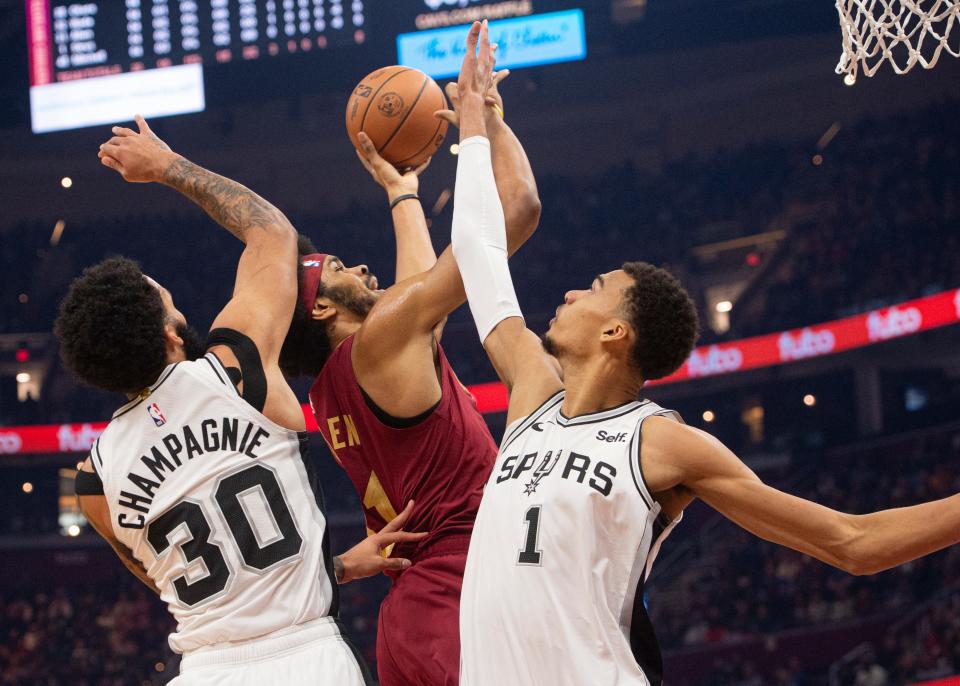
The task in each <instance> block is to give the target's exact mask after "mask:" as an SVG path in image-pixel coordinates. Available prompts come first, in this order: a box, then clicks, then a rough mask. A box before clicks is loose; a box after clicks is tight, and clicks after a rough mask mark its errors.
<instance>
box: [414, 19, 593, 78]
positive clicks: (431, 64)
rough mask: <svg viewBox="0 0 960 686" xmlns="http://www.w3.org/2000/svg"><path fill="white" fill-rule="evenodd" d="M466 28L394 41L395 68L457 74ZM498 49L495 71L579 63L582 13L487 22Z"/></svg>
mask: <svg viewBox="0 0 960 686" xmlns="http://www.w3.org/2000/svg"><path fill="white" fill-rule="evenodd" d="M469 30H470V25H469V24H464V25H461V26H452V27H449V28H442V29H431V30H428V31H415V32H413V33H402V34H400V35H399V36H397V52H398V55H399V57H398V63H399V64H402V65H404V66H407V67H414V68H416V69H419V70H420V71H422V72H424V73H426V74H429V75H430V76H432V77H433V78H435V79H437V78H441V77H446V76H454V75H455V74H458V73H460V66H461V65H462V64H463V56H464V55H465V54H466V37H467V33H468V32H469ZM490 41H491V42H493V43H496V44H497V45H498V49H497V68H498V69H505V68H514V69H515V68H517V67H532V66H535V65H539V64H554V63H556V62H570V61H574V60H582V59H584V58H585V57H586V56H587V38H586V32H585V28H584V19H583V10H580V9H573V10H565V11H563V12H550V13H547V14H532V15H530V16H527V17H517V18H513V19H501V20H498V21H492V22H490Z"/></svg>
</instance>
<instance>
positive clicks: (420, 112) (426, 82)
mask: <svg viewBox="0 0 960 686" xmlns="http://www.w3.org/2000/svg"><path fill="white" fill-rule="evenodd" d="M445 109H447V99H446V98H445V97H444V96H443V91H442V90H440V86H438V85H437V82H436V81H434V80H433V79H431V78H430V77H429V76H427V75H426V74H424V73H423V72H422V71H419V70H417V69H411V68H410V67H401V66H395V67H384V68H383V69H378V70H377V71H375V72H373V73H372V74H368V75H367V76H365V77H364V78H363V80H362V81H361V82H360V83H359V84H357V87H356V88H354V89H353V94H352V95H351V96H350V100H349V101H348V102H347V133H348V134H349V135H350V142H352V143H353V146H354V147H355V148H359V147H360V142H359V141H358V140H357V134H358V133H360V132H361V131H363V132H364V133H366V134H367V135H368V136H370V140H371V141H373V144H374V145H375V146H377V152H379V153H380V155H381V156H382V157H383V159H385V160H387V161H388V162H390V163H391V164H393V165H394V166H395V167H397V168H399V169H405V168H407V167H416V166H418V165H420V164H422V163H423V162H425V161H426V160H427V158H428V157H431V156H432V155H433V154H434V153H435V152H436V151H437V148H439V147H440V144H441V143H443V139H444V137H445V136H446V135H447V122H446V121H444V120H442V119H438V118H437V117H434V116H433V113H434V112H436V111H437V110H445Z"/></svg>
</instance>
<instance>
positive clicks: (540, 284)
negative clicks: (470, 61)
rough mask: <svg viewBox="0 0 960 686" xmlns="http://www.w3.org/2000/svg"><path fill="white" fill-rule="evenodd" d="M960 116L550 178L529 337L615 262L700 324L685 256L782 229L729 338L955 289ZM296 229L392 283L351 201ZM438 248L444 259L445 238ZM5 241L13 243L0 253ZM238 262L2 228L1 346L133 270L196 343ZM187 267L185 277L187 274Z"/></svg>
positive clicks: (457, 331)
mask: <svg viewBox="0 0 960 686" xmlns="http://www.w3.org/2000/svg"><path fill="white" fill-rule="evenodd" d="M958 104H960V103H958V102H957V101H947V102H942V103H939V104H936V105H933V106H930V107H927V108H925V109H923V110H920V111H913V112H910V113H908V114H902V115H898V116H894V117H890V118H886V119H882V120H867V121H862V122H860V123H858V124H856V125H855V126H851V127H849V128H840V130H839V133H837V134H836V136H835V137H834V138H833V139H832V140H831V141H830V142H829V145H827V146H826V147H825V148H824V149H822V150H817V149H815V148H814V147H813V146H810V145H809V144H808V143H796V144H793V145H782V144H776V143H765V144H755V145H751V146H747V147H744V148H741V149H738V150H734V151H727V150H720V151H718V152H716V153H714V154H713V155H712V156H710V157H707V158H702V157H696V156H690V157H687V158H684V159H680V160H676V161H673V162H670V163H668V164H666V165H665V166H664V167H663V168H662V169H660V170H659V171H658V172H656V173H653V172H648V171H641V170H639V169H637V168H636V167H634V166H633V165H632V164H630V163H621V164H616V165H613V166H611V168H610V169H608V170H607V171H606V172H605V173H603V174H601V175H599V176H597V177H594V178H578V177H572V176H557V175H544V176H542V177H541V178H540V179H539V183H540V194H541V199H542V202H543V215H542V221H541V229H540V231H539V232H538V233H537V234H536V235H535V236H534V238H533V239H532V240H531V242H530V243H529V244H528V246H526V247H525V248H524V249H523V250H522V251H520V253H518V254H517V256H516V257H515V258H514V262H513V265H514V266H513V270H514V274H515V280H516V281H517V284H518V294H519V296H520V300H521V303H522V305H523V307H524V309H525V312H526V313H527V314H528V315H529V318H530V319H531V321H533V322H535V323H542V322H545V321H546V320H547V319H548V318H549V313H552V312H553V310H554V309H555V308H556V306H557V305H558V304H560V303H561V302H562V299H563V294H564V292H565V291H566V290H568V289H570V288H575V287H582V286H585V285H586V284H588V283H590V281H591V280H592V279H593V277H594V276H595V275H596V273H598V272H600V271H605V270H607V269H610V268H613V267H615V266H617V265H619V264H621V263H622V262H623V261H624V260H625V259H644V260H648V261H652V262H655V263H659V264H665V265H667V266H668V267H670V268H672V269H673V270H674V271H676V272H677V273H678V274H679V275H680V276H681V277H683V278H684V279H685V281H686V282H687V285H688V287H689V288H690V289H691V291H692V293H693V295H694V296H695V298H696V299H698V300H699V302H700V305H701V308H703V307H704V298H703V297H702V295H703V294H702V293H701V292H700V285H699V279H698V276H697V275H698V269H699V263H698V262H697V260H696V258H695V257H694V254H693V252H692V249H693V248H694V247H696V246H702V245H704V244H707V243H712V242H717V241H724V240H728V239H731V238H735V237H739V236H743V235H747V234H756V233H761V232H763V231H766V230H768V229H770V228H771V227H772V226H774V225H777V226H780V225H784V224H786V225H787V226H789V227H790V228H789V233H788V236H787V239H786V240H785V241H784V242H783V244H782V247H781V248H780V249H779V251H778V252H776V253H775V255H774V256H773V257H770V258H769V259H771V260H773V259H775V260H776V264H775V266H773V267H771V268H769V269H767V270H765V271H763V272H762V273H761V274H760V276H759V277H757V278H756V279H755V280H754V281H753V282H752V284H751V286H750V290H749V291H748V292H747V293H746V294H745V295H744V296H742V299H743V300H744V301H745V302H747V301H749V303H750V304H749V306H744V307H742V308H741V307H739V306H736V307H734V310H733V312H732V313H731V329H730V331H729V332H728V333H727V334H726V338H731V337H739V336H744V335H752V334H757V333H762V332H766V331H773V330H779V329H781V328H787V327H793V326H799V325H806V324H811V323H816V322H819V321H824V320H828V319H832V318H835V317H838V316H843V315H846V314H850V313H852V312H855V311H858V310H864V309H869V308H872V307H876V306H879V305H882V304H886V303H891V302H895V301H898V300H902V299H907V298H912V297H918V296H921V295H923V294H926V293H929V292H934V291H937V290H941V289H945V288H950V287H955V286H958V285H960V260H957V259H956V255H957V254H960V119H958V118H957V117H956V111H957V106H958ZM814 155H816V157H814ZM814 162H816V164H815V163H814ZM450 212H451V208H450V207H449V205H448V206H447V207H446V208H445V209H444V211H443V213H442V214H441V215H439V216H437V217H435V218H434V220H433V221H434V222H435V223H436V224H437V225H438V226H446V225H448V224H449V221H450ZM785 217H793V219H791V220H789V221H787V220H785V219H784V218H785ZM291 219H292V220H293V222H294V223H295V225H296V226H297V227H298V228H299V229H300V230H301V231H302V232H304V233H307V234H309V235H311V236H312V237H314V238H315V239H316V240H317V241H318V244H321V245H323V246H324V248H325V249H328V250H332V251H334V252H336V253H337V254H339V255H340V256H341V257H343V259H344V260H345V262H347V263H348V264H354V263H360V262H364V263H366V264H368V265H369V266H370V267H371V269H373V270H374V271H375V272H376V273H378V274H379V275H380V276H381V277H386V279H387V280H389V277H390V275H391V274H392V272H393V254H394V253H393V248H392V246H389V242H376V241H371V240H370V235H371V231H374V232H376V231H378V230H382V232H383V235H384V236H389V235H390V229H389V224H388V222H389V218H388V217H387V216H386V215H385V214H384V213H383V212H382V208H379V207H378V206H377V207H371V206H370V205H368V204H364V203H362V202H360V201H359V200H357V201H355V202H353V204H351V205H350V206H349V207H347V208H346V209H344V210H342V211H340V212H337V213H333V214H330V213H328V214H315V215H303V216H293V217H291ZM433 233H434V237H435V241H436V242H437V244H438V247H442V246H443V244H445V243H446V236H445V234H444V232H443V231H438V230H434V231H433ZM14 235H15V236H16V240H6V237H9V236H14ZM332 235H335V236H336V244H335V245H331V244H330V238H329V237H330V236H332ZM239 252H240V244H239V243H238V242H237V241H236V240H234V239H233V238H232V237H231V236H229V235H228V234H227V233H226V232H224V231H221V230H219V229H218V228H217V227H216V226H215V225H214V224H213V223H212V222H211V221H210V220H209V219H207V218H206V217H205V216H203V215H202V214H201V213H200V212H199V211H197V210H194V209H193V208H192V207H191V206H189V205H188V204H186V203H185V205H184V211H183V212H182V213H179V214H171V215H165V216H156V215H149V214H144V215H142V216H135V217H116V218H113V219H110V220H102V221H98V222H96V223H94V224H87V225H84V224H82V223H81V224H73V223H69V224H68V225H67V227H66V229H65V230H64V231H63V234H62V238H61V239H60V240H59V243H58V244H57V245H56V246H52V245H51V244H50V228H49V227H47V226H44V225H41V224H39V223H37V224H28V225H19V226H8V227H0V292H2V293H3V294H4V297H3V299H2V304H0V333H11V332H19V331H41V332H43V331H49V330H50V329H51V325H52V321H53V318H54V316H55V313H56V307H57V303H58V302H59V300H60V298H61V297H62V296H63V294H64V293H65V291H66V288H67V286H68V285H69V282H70V280H71V279H72V278H73V277H74V276H76V275H77V274H79V272H80V271H81V270H82V269H83V267H85V266H87V265H89V264H92V263H95V262H96V261H98V260H100V259H101V258H103V257H105V256H107V255H110V254H125V255H130V256H133V257H135V258H137V259H139V260H140V261H141V262H142V264H143V267H144V269H145V270H146V271H147V272H148V273H149V274H151V275H152V276H154V277H155V278H157V279H158V280H159V281H160V282H161V283H163V284H164V285H165V286H167V287H168V288H169V290H170V291H171V292H172V293H173V295H174V298H175V302H176V303H177V304H178V306H179V307H180V308H181V310H182V311H184V312H185V314H186V315H187V318H188V320H189V321H190V322H191V323H192V324H194V325H195V326H196V327H197V328H198V329H200V330H201V331H202V330H205V328H206V326H207V325H208V324H209V322H210V321H211V320H212V317H213V316H214V315H215V313H216V311H217V309H218V308H219V307H221V306H222V305H223V303H224V302H226V299H227V298H228V296H229V293H230V290H231V284H232V275H233V272H234V269H235V264H236V258H237V256H238V255H239ZM188 264H189V265H191V266H192V268H191V269H184V265H188ZM558 265H562V268H558ZM763 266H764V264H762V263H758V264H757V265H756V268H757V269H761V268H762V267H763ZM383 280H384V279H383V278H381V281H383ZM704 329H705V334H704V338H703V340H704V341H710V340H714V339H716V338H717V336H716V335H715V334H713V333H712V332H710V331H707V330H706V329H707V327H704ZM474 338H475V337H474V336H473V335H472V330H471V329H470V320H469V318H468V316H467V315H466V313H465V312H464V311H460V312H458V313H455V315H454V316H453V317H452V318H451V322H450V326H449V327H448V344H447V347H448V349H449V350H450V351H452V355H451V356H452V357H453V361H454V362H455V364H456V365H457V368H458V372H459V374H460V376H461V378H462V379H463V380H464V381H465V382H467V383H474V382H483V381H489V380H490V379H491V378H493V374H492V370H491V369H490V367H489V365H488V364H487V362H486V359H485V356H484V354H483V351H482V349H481V348H480V346H479V345H476V344H475V343H474V341H473V339H474ZM43 399H44V412H43V413H42V415H43V416H40V413H38V411H37V408H36V407H35V406H31V405H30V404H29V403H20V404H12V405H11V404H7V405H3V403H0V405H3V406H0V423H2V422H3V421H7V422H13V421H35V420H38V419H42V420H50V421H60V420H65V419H78V417H76V414H77V411H76V408H77V407H84V408H85V409H86V411H87V412H88V413H91V412H92V411H93V410H94V409H97V410H101V411H100V412H99V413H97V414H99V415H100V416H103V414H104V412H106V411H107V410H109V409H110V408H111V403H112V400H105V398H104V397H103V396H102V395H99V394H93V393H88V392H85V391H83V390H80V389H77V387H76V384H75V383H74V382H73V380H72V379H71V378H70V377H69V375H67V374H64V373H62V371H58V370H56V369H55V370H54V373H52V374H50V375H49V379H48V380H47V381H46V382H45V387H44V389H43ZM14 415H15V416H14ZM85 418H87V417H83V418H81V419H85Z"/></svg>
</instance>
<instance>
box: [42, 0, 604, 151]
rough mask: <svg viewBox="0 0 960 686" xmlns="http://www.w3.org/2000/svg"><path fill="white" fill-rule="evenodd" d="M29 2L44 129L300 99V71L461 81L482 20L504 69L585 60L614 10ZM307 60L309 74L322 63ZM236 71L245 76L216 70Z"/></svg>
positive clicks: (529, 3)
mask: <svg viewBox="0 0 960 686" xmlns="http://www.w3.org/2000/svg"><path fill="white" fill-rule="evenodd" d="M25 2H26V10H27V11H26V19H27V40H28V49H29V57H30V117H31V125H32V128H33V131H34V132H35V133H45V132H49V131H62V130H66V129H75V128H81V127H85V126H96V125H102V124H110V123H115V122H121V121H129V120H131V119H132V118H133V115H134V114H138V113H139V114H142V115H143V116H145V117H160V116H167V115H175V114H185V113H189V112H200V111H202V110H203V109H204V108H205V106H206V102H207V100H212V101H216V98H217V97H218V96H221V95H222V94H223V93H224V92H225V91H227V92H230V89H229V86H228V85H227V84H228V83H230V82H231V79H233V83H234V84H236V83H237V80H238V79H239V80H240V81H242V82H243V84H244V87H245V86H247V85H255V84H256V83H260V84H262V85H263V86H264V88H261V89H259V90H261V91H266V90H268V88H267V87H268V86H273V85H274V84H276V83H283V84H286V85H287V86H288V87H289V88H291V89H296V88H298V87H303V86H304V85H305V82H304V78H303V77H302V76H301V77H300V78H301V80H300V81H299V82H298V81H295V80H290V79H289V77H290V75H291V73H293V72H297V73H298V74H301V75H302V74H303V73H308V74H310V76H308V77H306V79H307V80H308V81H309V80H310V79H311V78H312V79H313V80H312V81H309V84H308V86H309V87H312V85H313V84H314V83H325V84H327V87H332V88H340V87H343V83H344V82H346V81H350V79H347V78H345V74H346V71H348V70H349V69H350V67H348V66H347V65H354V67H353V68H355V70H357V71H358V73H357V74H356V75H355V78H359V77H360V76H361V75H362V71H363V69H366V70H368V71H369V70H370V69H373V68H375V67H376V66H382V65H387V64H404V65H407V66H412V67H416V68H418V69H421V70H422V71H424V72H426V73H428V74H430V75H431V76H433V77H435V78H440V77H446V76H452V75H454V74H456V73H457V71H458V70H459V68H460V63H461V62H462V60H463V52H464V43H465V41H464V38H465V36H466V33H467V30H468V28H469V24H470V22H472V21H473V20H475V19H483V18H488V19H489V20H490V32H491V38H492V39H493V40H494V41H496V42H497V43H499V45H500V49H499V52H498V54H497V63H498V65H499V67H501V68H503V67H510V68H518V67H529V66H534V65H539V64H550V63H554V62H565V61H571V60H579V59H583V58H584V57H585V56H586V54H587V35H588V29H589V28H591V27H595V26H597V25H600V24H602V23H603V21H604V18H607V17H609V13H610V4H609V3H608V2H599V1H597V2H586V1H585V0H366V1H364V0H97V1H94V2H80V1H78V0H25ZM346 46H354V49H353V50H352V51H345V52H344V57H343V58H342V61H337V60H333V59H329V58H325V57H324V55H329V57H332V54H330V53H331V52H336V51H337V49H338V48H342V47H346ZM294 53H297V54H301V55H303V54H305V53H314V54H315V57H310V58H309V60H314V59H316V60H321V61H324V62H326V64H325V65H324V67H325V69H326V72H322V70H316V71H315V70H313V69H312V68H310V69H307V70H304V69H302V68H300V69H299V71H298V70H297V69H296V68H294V69H293V70H292V71H286V72H283V70H284V69H285V67H284V66H282V64H281V62H283V60H282V59H280V58H282V57H283V56H284V55H290V54H294ZM272 60H277V61H276V63H275V64H276V66H274V62H272ZM309 60H308V62H304V63H301V67H302V66H303V65H304V64H306V65H316V66H321V63H320V62H310V61H309ZM268 61H270V62H269V64H264V65H263V67H261V68H252V67H244V66H242V65H244V64H248V63H251V62H264V63H267V62H268ZM229 63H233V64H234V65H235V66H231V67H224V68H222V69H221V68H218V65H226V64H229ZM321 73H324V74H325V77H324V78H323V79H317V78H316V76H317V75H318V74H321ZM275 74H276V75H277V78H275V79H273V80H272V83H271V84H266V83H264V79H271V78H272V77H273V75H275ZM341 77H342V78H341ZM351 78H353V77H351ZM205 81H206V84H205ZM348 88H349V86H347V87H345V92H349V91H348ZM244 90H245V91H247V92H249V91H251V90H252V91H253V92H254V93H256V92H257V89H256V88H254V89H247V88H244ZM274 92H276V88H274Z"/></svg>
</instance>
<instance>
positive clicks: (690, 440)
mask: <svg viewBox="0 0 960 686" xmlns="http://www.w3.org/2000/svg"><path fill="white" fill-rule="evenodd" d="M641 445H642V446H643V450H642V453H641V459H642V461H643V470H644V474H645V475H646V477H647V479H648V481H649V482H650V483H651V489H652V490H654V491H665V490H668V489H670V488H675V487H681V488H682V489H685V490H686V491H688V492H689V493H690V494H691V495H693V496H695V497H698V498H700V499H702V500H703V501H704V502H706V503H707V504H708V505H710V506H711V507H713V508H714V509H715V510H717V511H718V512H720V513H721V514H723V515H724V516H726V517H727V518H729V519H730V520H732V521H733V522H735V523H737V524H738V525H740V526H741V527H743V528H744V529H746V530H747V531H749V532H751V533H753V534H755V535H756V536H759V537H760V538H763V539H764V540H767V541H771V542H773V543H778V544H780V545H783V546H786V547H788V548H792V549H793V550H797V551H799V552H801V553H804V554H806V555H810V556H811V557H815V558H817V559H818V560H820V561H821V562H825V563H827V564H829V565H832V566H834V567H837V568H839V569H842V570H844V571H846V572H849V573H851V574H857V575H863V574H876V573H877V572H881V571H884V570H886V569H890V568H891V567H896V566H897V565H900V564H903V563H905V562H909V561H910V560H914V559H916V558H918V557H922V556H924V555H928V554H930V553H933V552H936V551H938V550H941V549H943V548H946V547H948V546H951V545H954V544H955V543H958V542H960V496H956V495H955V496H952V497H950V498H945V499H943V500H938V501H934V502H929V503H924V504H922V505H916V506H913V507H904V508H898V509H893V510H883V511H880V512H874V513H872V514H864V515H851V514H846V513H843V512H837V511H836V510H832V509H830V508H828V507H824V506H822V505H818V504H817V503H814V502H811V501H809V500H804V499H803V498H798V497H796V496H793V495H790V494H788V493H784V492H783V491H779V490H777V489H776V488H773V487H771V486H768V485H767V484H765V483H763V482H762V481H761V480H760V478H759V477H758V476H757V475H756V474H754V473H753V471H751V470H750V469H749V468H748V467H747V466H746V465H745V464H743V462H741V461H740V460H739V459H737V457H736V456H735V455H734V454H733V453H732V452H731V451H730V450H729V449H727V448H726V447H725V446H724V445H723V444H722V443H720V441H718V440H717V439H716V438H714V437H713V436H710V435H709V434H707V433H705V432H703V431H700V430H698V429H695V428H692V427H689V426H684V425H681V424H678V423H676V422H673V421H670V420H668V419H664V418H660V417H651V418H650V419H649V420H647V421H646V422H645V423H644V425H643V441H642V443H641Z"/></svg>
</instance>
